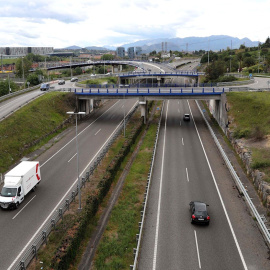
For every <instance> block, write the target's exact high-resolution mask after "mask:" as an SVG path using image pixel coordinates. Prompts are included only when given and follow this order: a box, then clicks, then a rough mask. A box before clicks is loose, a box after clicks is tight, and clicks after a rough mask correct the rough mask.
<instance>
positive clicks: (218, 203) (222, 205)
mask: <svg viewBox="0 0 270 270" xmlns="http://www.w3.org/2000/svg"><path fill="white" fill-rule="evenodd" d="M191 109H192V115H193V117H194V119H195V122H194V121H193V117H192V119H191V121H190V122H183V120H182V119H183V115H184V113H190V112H191ZM197 130H198V132H199V133H198V132H197ZM233 186H234V184H233V180H232V179H231V177H230V174H229V172H228V170H227V168H226V167H225V166H224V162H223V160H222V159H221V157H220V155H219V153H218V152H217V149H216V147H215V146H214V142H213V140H212V138H211V136H210V134H209V132H208V130H207V129H206V127H205V125H204V123H203V120H202V117H201V115H200V113H199V112H198V109H197V108H196V105H195V102H194V101H190V102H188V101H187V100H181V101H176V100H174V101H167V102H166V104H165V106H164V111H163V115H162V124H161V131H160V135H159V142H158V148H157V156H156V160H155V165H154V171H153V179H152V184H151V189H150V196H149V201H148V206H147V211H146V221H145V222H146V223H145V227H144V232H143V238H142V244H141V249H140V256H139V268H138V269H139V270H148V269H153V270H163V269H166V270H176V269H183V270H189V269H190V270H195V269H206V270H211V269H213V270H215V269H219V270H242V269H258V270H259V269H260V270H262V269H269V268H268V267H269V261H268V260H267V257H268V255H267V252H268V249H267V248H266V246H265V244H264V241H263V239H262V236H261V235H260V233H259V230H258V228H256V225H255V222H254V220H253V219H252V218H251V217H250V215H249V212H248V211H247V209H246V206H245V203H244V202H243V201H242V200H240V199H239V196H238V195H239V194H238V192H237V190H235V189H233V188H232V187H233ZM192 200H199V201H203V202H206V203H208V204H209V213H210V217H211V222H210V225H209V226H202V225H193V224H191V223H190V213H189V202H190V201H192Z"/></svg>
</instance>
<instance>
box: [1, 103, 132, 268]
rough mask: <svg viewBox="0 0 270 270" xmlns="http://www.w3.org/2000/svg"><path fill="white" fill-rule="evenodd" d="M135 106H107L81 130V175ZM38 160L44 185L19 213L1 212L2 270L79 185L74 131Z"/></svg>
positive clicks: (79, 136) (93, 116)
mask: <svg viewBox="0 0 270 270" xmlns="http://www.w3.org/2000/svg"><path fill="white" fill-rule="evenodd" d="M135 103H136V100H125V101H124V100H123V101H111V102H108V103H107V104H106V105H105V106H104V107H103V108H101V109H100V110H98V111H96V112H95V113H94V114H93V115H92V116H91V117H90V119H89V120H88V121H86V122H83V123H81V124H80V125H79V126H78V134H79V135H78V143H79V170H80V173H81V172H82V171H83V170H85V169H86V168H89V163H90V161H91V160H92V159H93V157H94V156H95V155H96V153H97V152H98V151H99V149H100V148H101V147H102V146H103V144H104V143H105V142H106V141H107V140H108V138H109V137H110V136H111V134H112V133H113V131H114V130H115V129H116V127H117V126H118V125H119V123H120V122H121V121H122V120H123V116H124V108H125V110H126V112H128V111H129V110H130V109H131V108H132V107H133V106H134V105H135ZM124 104H125V107H123V105H124ZM38 160H39V161H40V164H41V183H40V185H39V186H38V187H37V189H36V191H35V192H31V193H29V194H28V196H26V198H25V200H24V202H23V203H22V204H21V205H20V207H19V208H18V209H16V210H12V211H1V215H0V228H1V229H0V239H1V249H0V269H1V270H5V269H8V268H9V266H10V265H12V264H13V263H14V260H15V259H16V258H17V256H18V255H19V254H20V253H21V252H22V251H23V250H24V248H25V246H26V244H27V243H28V242H30V240H31V239H32V237H33V235H35V233H36V232H37V231H38V230H40V228H41V226H42V224H43V223H44V222H45V221H46V220H47V219H48V217H49V215H50V213H52V212H53V211H56V207H57V205H58V204H59V203H60V201H61V200H62V199H64V197H65V194H66V193H67V192H69V190H70V189H71V187H72V186H74V185H75V184H76V181H77V161H76V160H77V157H76V140H75V127H73V128H71V129H70V132H69V133H67V135H66V136H65V137H64V138H63V139H61V140H60V141H59V142H58V143H56V144H55V145H53V147H51V148H50V149H48V150H47V151H46V152H45V153H43V154H42V155H40V156H39V157H38Z"/></svg>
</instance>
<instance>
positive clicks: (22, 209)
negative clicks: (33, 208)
mask: <svg viewBox="0 0 270 270" xmlns="http://www.w3.org/2000/svg"><path fill="white" fill-rule="evenodd" d="M36 196H37V195H35V196H34V197H33V198H32V199H31V200H30V201H29V202H28V203H27V204H26V205H25V206H24V207H23V208H22V209H21V210H20V211H19V212H18V213H17V214H16V215H15V216H14V217H13V218H12V219H15V218H16V217H17V216H18V215H19V214H20V213H21V212H22V210H23V209H24V208H25V207H26V206H27V205H28V204H29V203H30V202H31V201H32V200H33V199H34V198H35V197H36Z"/></svg>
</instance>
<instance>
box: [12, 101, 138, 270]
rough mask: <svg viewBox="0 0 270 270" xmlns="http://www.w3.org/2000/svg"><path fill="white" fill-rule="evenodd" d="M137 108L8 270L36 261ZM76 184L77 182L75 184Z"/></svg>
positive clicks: (121, 124) (130, 113)
mask: <svg viewBox="0 0 270 270" xmlns="http://www.w3.org/2000/svg"><path fill="white" fill-rule="evenodd" d="M137 108H138V104H136V106H134V107H133V108H132V110H131V111H130V112H129V113H128V114H127V115H126V117H125V119H123V120H122V121H121V123H120V124H119V125H118V126H117V128H116V129H115V131H114V132H113V133H112V135H111V136H110V137H109V139H108V140H107V141H106V143H105V144H104V146H103V148H102V149H101V150H100V151H99V152H98V153H97V154H96V155H95V157H94V158H93V159H94V160H93V161H92V163H91V164H90V165H89V167H88V168H87V169H86V170H85V171H84V172H83V174H84V177H81V186H80V187H79V186H78V184H77V186H76V187H74V184H75V183H74V184H73V186H72V188H73V190H72V191H69V192H68V193H67V194H66V196H65V198H64V199H63V200H62V201H61V202H60V203H59V204H58V205H57V206H56V207H55V209H54V210H53V211H52V212H51V214H50V216H49V217H48V218H47V219H46V220H45V221H44V223H43V225H42V227H41V228H40V229H39V231H37V232H36V234H35V235H34V236H33V237H32V239H31V240H30V241H29V243H28V244H27V246H26V248H25V249H24V250H23V253H22V254H21V255H20V257H19V258H17V259H16V260H15V261H14V264H12V265H11V266H10V267H9V268H8V270H26V268H27V266H28V265H29V264H30V262H31V260H32V259H33V258H36V259H37V252H38V249H39V248H40V247H41V246H42V245H43V244H47V241H48V236H49V234H50V233H51V232H52V231H53V230H54V229H55V227H56V224H57V222H58V221H59V220H62V219H63V216H64V213H65V212H66V211H67V210H69V206H70V204H71V203H72V202H74V201H75V197H76V196H77V195H78V192H79V188H82V187H84V186H85V183H86V182H87V181H89V179H90V176H91V175H92V174H93V172H94V170H95V169H96V168H97V167H98V165H99V164H100V162H101V161H102V159H103V158H104V157H105V155H106V153H107V152H108V150H109V148H110V146H111V145H112V144H113V142H114V141H115V140H116V138H117V137H118V136H119V135H120V134H121V132H122V130H123V128H124V126H125V125H126V123H127V122H128V121H129V119H130V117H131V116H132V115H133V113H134V112H135V111H136V109H137ZM76 183H77V182H76Z"/></svg>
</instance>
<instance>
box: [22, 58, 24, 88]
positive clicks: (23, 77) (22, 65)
mask: <svg viewBox="0 0 270 270" xmlns="http://www.w3.org/2000/svg"><path fill="white" fill-rule="evenodd" d="M22 72H23V87H25V82H24V66H23V57H22Z"/></svg>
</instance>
